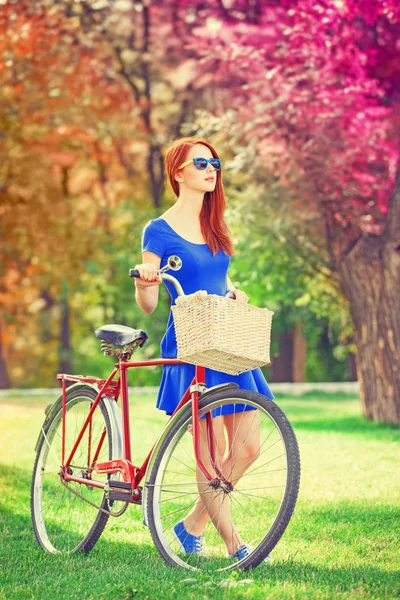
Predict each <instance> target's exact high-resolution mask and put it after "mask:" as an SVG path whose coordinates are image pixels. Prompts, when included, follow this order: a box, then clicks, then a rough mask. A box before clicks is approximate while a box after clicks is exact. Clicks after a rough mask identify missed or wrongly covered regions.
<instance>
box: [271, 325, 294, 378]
mask: <svg viewBox="0 0 400 600" xmlns="http://www.w3.org/2000/svg"><path fill="white" fill-rule="evenodd" d="M271 381H273V382H274V383H277V382H283V383H287V382H291V381H293V331H285V332H284V333H281V335H280V336H279V351H278V356H275V357H274V359H273V361H272V365H271Z"/></svg>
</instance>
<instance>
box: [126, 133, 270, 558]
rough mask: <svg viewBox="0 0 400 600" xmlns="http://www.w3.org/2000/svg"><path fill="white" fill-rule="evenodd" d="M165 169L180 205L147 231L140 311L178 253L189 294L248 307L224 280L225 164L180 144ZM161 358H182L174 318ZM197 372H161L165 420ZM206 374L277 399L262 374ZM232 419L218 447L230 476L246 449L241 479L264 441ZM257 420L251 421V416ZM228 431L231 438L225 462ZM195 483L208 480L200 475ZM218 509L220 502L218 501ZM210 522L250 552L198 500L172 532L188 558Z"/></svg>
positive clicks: (198, 144)
mask: <svg viewBox="0 0 400 600" xmlns="http://www.w3.org/2000/svg"><path fill="white" fill-rule="evenodd" d="M165 167H166V172H167V176H168V180H169V182H170V184H171V186H172V189H173V191H174V193H175V195H176V197H177V201H176V202H175V204H174V206H172V207H171V208H169V209H168V210H167V211H166V212H165V213H163V214H162V215H161V216H160V217H159V218H157V219H152V220H151V221H150V222H149V223H148V224H147V225H146V227H145V229H144V231H143V238H142V260H143V263H142V264H139V265H136V266H135V268H136V269H138V271H139V273H140V278H137V279H135V284H136V301H137V303H138V305H139V306H140V307H141V308H142V310H143V311H144V312H146V313H147V314H151V313H152V312H153V311H154V310H155V308H156V306H157V303H158V293H159V284H160V283H161V281H162V280H161V277H159V276H158V275H157V269H160V268H162V267H163V266H164V265H165V264H166V263H167V261H168V257H169V256H171V255H174V254H176V255H178V256H179V257H180V258H181V259H182V268H181V269H180V270H179V271H176V272H174V276H175V277H176V278H177V279H178V280H179V282H180V283H181V285H182V287H183V290H184V292H185V294H191V293H194V292H196V291H197V290H199V289H202V290H206V291H207V292H208V293H209V294H218V295H222V296H224V295H225V294H226V293H227V292H228V291H230V292H233V294H234V296H235V300H236V301H238V302H248V296H247V295H246V294H245V293H244V292H243V291H241V290H239V289H237V288H235V287H234V286H233V284H232V282H231V280H230V279H229V277H228V275H227V272H228V268H229V265H230V260H231V255H232V254H234V250H233V245H232V241H231V238H230V234H229V230H228V227H227V225H226V223H225V221H224V210H225V206H226V201H225V196H224V189H223V184H222V176H221V170H220V167H221V161H220V160H219V157H218V154H217V152H216V150H215V149H214V148H213V146H212V145H211V144H210V143H209V142H208V141H206V140H204V139H197V138H194V137H187V138H180V139H177V140H175V142H174V143H173V144H172V145H171V146H170V148H168V150H167V153H166V157H165ZM165 283H166V286H167V289H168V292H169V294H170V296H171V300H172V304H174V303H175V300H176V297H177V293H176V290H175V288H174V286H173V285H172V284H171V283H170V282H168V281H166V282H165ZM161 356H162V357H163V358H176V356H177V346H176V338H175V331H174V324H173V317H172V311H170V314H169V318H168V323H167V330H166V332H165V335H164V337H163V339H162V341H161ZM194 373H195V367H194V365H190V364H185V365H165V366H163V374H162V378H161V384H160V389H159V393H158V398H157V408H159V409H161V410H165V412H166V413H167V414H168V415H170V414H172V413H173V411H174V409H175V407H176V406H177V404H178V402H179V400H180V399H181V397H182V396H183V394H184V392H185V391H186V389H187V388H188V386H189V385H190V383H191V381H192V379H193V377H194ZM205 373H206V385H207V387H211V386H213V385H217V384H221V383H226V382H230V381H233V382H236V383H238V384H239V386H240V387H241V388H242V389H248V390H253V391H256V392H260V393H261V394H264V395H265V396H267V397H268V398H271V399H274V396H273V394H272V392H271V390H270V389H269V386H268V384H267V382H266V380H265V378H264V376H263V374H262V372H261V370H260V369H254V370H252V371H247V372H245V373H241V374H240V375H237V376H232V375H229V374H227V373H221V372H220V371H214V370H212V369H208V368H207V369H206V370H205ZM246 410H247V409H246ZM230 413H231V411H230V407H229V406H225V407H224V408H223V410H222V412H221V415H220V416H219V417H217V418H216V419H215V421H216V422H218V425H217V426H216V429H217V438H218V439H217V447H218V450H219V454H220V457H219V459H220V464H221V466H222V469H223V467H224V464H229V465H230V469H231V470H232V459H233V457H234V456H236V451H235V448H236V449H237V448H241V451H240V455H241V456H242V459H241V460H242V462H240V460H239V459H237V462H235V471H234V472H235V473H236V476H237V478H239V477H240V475H241V474H243V473H244V471H245V470H247V469H248V467H249V466H250V464H251V463H252V462H253V461H254V460H255V459H256V458H257V456H258V450H259V447H258V444H259V441H258V439H257V435H254V436H253V438H252V439H251V440H246V439H245V438H243V437H242V438H241V431H240V430H239V429H240V427H243V431H245V430H246V429H245V425H246V416H247V417H250V416H251V413H250V412H247V413H245V415H243V417H245V418H244V419H241V420H240V427H238V426H237V420H236V427H235V420H234V418H233V416H234V415H232V414H230ZM252 418H253V419H254V415H253V416H252ZM201 427H202V428H204V427H205V423H204V419H202V420H201ZM224 428H225V430H226V433H227V437H228V454H227V456H226V457H224V453H225V441H224V440H225V438H224V431H223V430H224ZM218 431H219V433H218ZM203 452H204V454H203ZM201 454H202V459H203V462H205V463H207V461H208V464H209V460H208V457H207V455H206V449H205V448H201ZM235 460H236V459H235ZM197 476H198V478H200V479H201V480H202V481H203V480H204V481H205V478H204V475H203V474H202V473H201V471H200V470H199V469H198V473H197ZM215 503H218V500H217V499H215V502H214V504H215ZM210 517H211V519H212V521H213V523H214V525H215V526H216V527H217V530H218V532H219V533H220V535H221V536H222V538H223V540H224V542H225V545H226V548H227V552H228V554H229V555H230V556H234V557H235V558H237V559H239V560H241V559H242V558H244V557H245V556H247V555H248V553H249V548H248V547H247V546H246V544H245V543H244V541H243V540H242V539H241V538H240V536H239V534H238V533H237V531H236V529H235V527H234V525H233V524H232V519H231V517H230V514H229V509H227V508H226V507H225V508H224V510H221V508H220V507H219V508H218V506H217V505H216V504H215V506H213V502H211V504H210V502H208V505H207V509H206V508H205V505H204V503H203V501H202V498H201V497H199V498H198V500H197V503H196V504H195V506H194V508H193V509H192V510H191V512H190V513H189V514H188V515H187V516H186V517H185V519H184V520H183V521H181V522H179V523H177V524H176V525H175V527H174V532H175V535H176V536H177V538H178V539H179V541H180V544H181V546H182V549H183V550H184V551H185V552H186V553H193V554H197V553H201V552H202V534H203V532H204V529H205V527H206V524H207V521H208V519H209V518H210Z"/></svg>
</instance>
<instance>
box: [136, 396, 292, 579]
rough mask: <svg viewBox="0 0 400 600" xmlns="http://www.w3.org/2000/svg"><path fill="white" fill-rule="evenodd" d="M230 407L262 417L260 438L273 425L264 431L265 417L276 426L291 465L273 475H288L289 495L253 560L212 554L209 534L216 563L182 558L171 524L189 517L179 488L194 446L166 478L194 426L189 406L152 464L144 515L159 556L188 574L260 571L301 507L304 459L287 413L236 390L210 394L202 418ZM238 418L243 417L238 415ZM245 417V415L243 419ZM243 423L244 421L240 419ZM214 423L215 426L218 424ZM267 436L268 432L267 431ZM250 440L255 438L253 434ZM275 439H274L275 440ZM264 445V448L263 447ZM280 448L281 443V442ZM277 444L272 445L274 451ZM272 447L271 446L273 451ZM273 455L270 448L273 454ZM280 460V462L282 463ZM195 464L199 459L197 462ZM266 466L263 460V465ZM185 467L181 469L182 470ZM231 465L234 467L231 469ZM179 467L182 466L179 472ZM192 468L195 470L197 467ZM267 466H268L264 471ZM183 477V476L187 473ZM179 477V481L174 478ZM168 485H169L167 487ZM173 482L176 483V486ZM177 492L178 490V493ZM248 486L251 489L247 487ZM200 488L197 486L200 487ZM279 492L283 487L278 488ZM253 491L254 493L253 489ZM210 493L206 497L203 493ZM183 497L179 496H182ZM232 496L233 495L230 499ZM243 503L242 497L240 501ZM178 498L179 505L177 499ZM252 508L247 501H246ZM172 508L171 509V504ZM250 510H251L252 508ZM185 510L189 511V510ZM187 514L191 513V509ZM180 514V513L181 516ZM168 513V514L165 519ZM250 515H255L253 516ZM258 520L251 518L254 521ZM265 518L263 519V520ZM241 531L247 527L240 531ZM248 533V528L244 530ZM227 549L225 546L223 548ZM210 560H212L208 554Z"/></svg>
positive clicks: (256, 474) (257, 473)
mask: <svg viewBox="0 0 400 600" xmlns="http://www.w3.org/2000/svg"><path fill="white" fill-rule="evenodd" d="M227 404H232V405H234V406H235V407H236V406H239V405H241V406H242V407H243V404H245V405H248V407H247V408H256V409H257V410H258V411H261V412H259V414H260V428H259V431H260V435H261V433H262V432H263V429H266V427H267V426H268V423H267V424H266V426H265V427H264V421H263V422H262V423H263V424H262V426H261V414H263V415H264V416H265V415H266V417H265V418H268V419H269V420H270V422H271V423H273V424H275V427H276V430H277V431H278V432H279V434H280V439H281V441H282V446H283V447H284V450H285V459H284V460H285V463H286V467H285V468H282V469H278V468H277V469H273V470H271V471H270V473H272V471H280V470H286V475H285V489H284V493H283V494H282V498H281V499H280V501H279V499H278V501H276V502H275V503H276V504H279V508H278V509H277V513H276V515H275V517H274V518H273V520H272V523H271V524H270V526H269V527H268V530H267V531H265V532H263V534H262V535H261V536H260V539H258V540H257V544H256V545H255V546H254V547H253V548H252V549H251V551H250V553H249V554H248V556H246V557H245V558H243V559H242V560H240V561H234V562H233V560H230V559H228V558H227V555H226V554H225V555H222V554H221V552H220V550H218V552H219V555H218V553H217V552H216V551H215V548H214V546H213V547H212V548H210V547H209V543H208V539H206V532H205V533H204V538H205V539H206V542H207V546H208V547H209V550H210V556H211V558H212V560H210V559H208V560H204V556H198V555H188V554H183V553H182V552H181V551H180V550H179V549H177V547H176V546H175V545H174V544H175V543H176V540H175V538H174V533H173V531H172V521H173V522H175V520H176V518H177V514H180V517H182V516H185V512H184V509H183V510H181V509H180V508H179V506H180V505H181V504H182V502H181V500H182V498H181V497H180V496H183V494H184V493H183V492H181V491H176V490H179V489H182V488H178V486H179V485H181V486H183V485H186V484H184V483H182V484H180V483H179V481H181V480H182V478H180V476H181V475H183V477H184V478H187V477H188V470H187V469H186V468H185V467H182V466H181V465H182V464H183V463H184V462H185V460H187V459H185V460H183V461H182V456H186V454H188V453H190V450H187V449H188V448H190V443H192V442H190V440H189V443H187V442H185V443H186V447H184V446H183V444H182V448H183V449H184V450H185V453H186V454H185V453H184V452H183V451H180V454H179V456H180V458H179V456H177V457H176V460H175V462H173V463H172V464H173V468H172V469H170V476H169V477H168V479H167V478H166V477H165V473H166V471H167V469H168V465H169V464H170V463H171V461H172V458H171V457H173V453H174V452H175V449H178V450H179V448H178V447H179V446H180V445H181V443H182V442H181V440H183V438H184V436H185V434H186V433H187V430H188V427H189V425H191V422H192V414H191V406H190V405H188V407H187V409H186V410H184V411H183V412H182V415H181V416H180V418H179V420H177V421H176V422H171V429H170V431H169V432H168V433H166V435H165V438H164V441H163V442H162V443H161V445H160V448H159V451H158V453H157V455H156V457H155V459H154V462H153V463H152V465H153V466H152V468H151V472H150V473H149V477H148V478H146V479H147V480H146V486H147V487H148V496H147V506H146V507H145V510H146V511H147V522H148V525H149V528H150V532H151V536H152V539H153V542H154V544H155V546H156V548H157V550H158V552H159V553H160V555H161V556H162V558H163V559H164V560H165V561H166V562H167V563H168V564H169V565H171V566H174V567H176V566H181V567H184V568H187V569H194V570H206V571H225V570H234V569H238V568H241V569H249V568H254V567H256V566H257V565H259V564H260V563H261V562H262V561H263V560H264V559H265V558H266V557H267V556H268V555H269V553H270V552H271V551H272V550H273V548H274V547H275V546H276V544H277V543H278V541H279V540H280V539H281V537H282V535H283V534H284V532H285V530H286V528H287V526H288V523H289V521H290V519H291V516H292V514H293V510H294V507H295V504H296V500H297V496H298V490H299V484H300V456H299V449H298V444H297V440H296V436H295V434H294V431H293V429H292V427H291V425H290V423H289V421H288V419H287V417H286V416H285V414H284V413H283V411H282V410H281V409H280V408H279V406H278V405H277V404H276V403H275V402H273V401H272V400H270V399H269V398H267V397H266V396H263V395H262V394H259V393H258V392H253V391H249V390H241V389H237V390H234V391H232V390H220V391H217V390H216V391H215V392H213V393H211V394H209V395H208V396H207V397H206V398H204V400H200V402H199V414H200V415H204V414H206V413H207V412H209V411H212V410H220V409H221V407H223V406H226V405H227ZM238 414H239V413H238ZM242 414H244V412H243V413H242ZM238 418H239V417H238ZM245 418H246V417H242V419H245ZM250 418H251V417H248V418H247V419H248V420H250ZM254 419H255V417H253V421H254ZM213 423H214V422H213ZM266 431H267V430H266ZM249 435H250V432H249ZM270 435H271V434H270ZM260 443H261V441H260ZM264 443H265V442H264ZM276 443H279V440H278V441H277V442H276ZM273 445H274V444H272V446H273ZM272 446H270V447H271V448H272ZM268 449H269V448H268ZM260 452H261V448H260ZM262 454H263V453H261V454H259V456H258V458H257V459H256V462H254V463H253V464H252V465H251V467H252V468H253V467H254V465H257V464H259V463H258V462H257V461H259V459H261V456H262ZM279 458H281V457H279ZM193 460H194V458H193ZM261 460H264V459H261ZM273 460H276V459H271V463H272V462H273ZM179 463H181V464H179ZM228 464H229V463H228ZM176 465H178V466H176ZM261 465H262V463H261ZM192 466H193V465H192ZM262 466H263V465H262ZM258 469H260V466H258V467H255V468H254V470H253V475H252V474H251V472H249V473H246V471H244V473H243V474H242V475H241V477H240V479H239V480H238V483H237V484H235V485H237V487H236V488H234V490H233V491H232V492H231V493H230V496H232V494H234V493H236V492H238V493H242V494H243V492H240V490H239V487H240V483H241V482H242V481H243V478H244V477H245V476H246V475H248V476H249V477H250V476H251V477H252V479H254V478H255V479H257V480H258V478H259V476H260V475H261V474H262V471H259V470H258ZM183 471H184V473H183ZM174 473H175V475H174ZM212 475H213V476H216V474H215V472H214V473H212ZM269 477H270V478H271V481H272V480H273V477H275V481H276V480H277V479H276V477H277V476H276V475H269ZM246 481H251V480H249V479H247V480H246ZM164 482H165V483H164ZM171 482H172V483H171ZM171 485H172V486H175V490H174V488H173V487H172V488H171ZM187 485H188V486H191V487H190V488H189V489H190V490H192V491H190V492H188V493H189V494H191V495H194V494H195V492H193V489H194V483H193V482H190V483H188V484H187ZM245 485H248V484H247V483H246V484H245ZM196 487H197V484H196ZM268 487H270V488H272V487H274V486H266V487H265V489H267V488H268ZM275 487H279V486H275ZM168 488H171V489H168ZM163 489H164V491H165V492H166V494H165V495H164V496H162V491H163ZM251 489H252V488H251ZM257 489H262V488H257ZM172 491H173V493H174V494H178V496H175V498H174V496H173V495H172V498H171V496H169V497H168V494H171V493H172ZM197 493H198V496H199V495H200V494H199V492H198V490H197ZM204 493H205V492H204ZM273 493H274V492H271V494H273ZM179 495H180V496H179ZM225 495H228V494H225ZM246 495H247V496H250V495H249V494H244V496H246ZM240 497H241V496H240ZM177 498H178V499H177ZM204 498H205V497H204V496H203V502H205V500H204ZM172 500H174V502H172ZM266 501H267V502H266V505H268V506H269V505H270V504H271V502H270V499H269V498H267V497H266ZM222 502H224V500H222ZM246 502H247V500H246ZM168 503H169V504H168ZM247 504H249V503H248V502H247ZM164 506H166V507H167V506H170V507H171V508H172V509H173V510H172V512H171V511H170V512H168V511H169V509H168V508H164ZM176 506H178V508H176ZM230 506H231V509H230V510H231V513H232V515H233V512H232V506H233V507H234V509H235V508H236V504H234V503H233V501H232V499H231V505H230ZM184 508H185V507H184ZM186 508H187V507H186ZM180 510H181V512H179V511H180ZM263 511H264V505H263V508H262V510H261V511H260V512H261V516H262V513H263ZM163 513H164V514H163ZM249 514H251V512H250V513H249ZM172 515H174V517H172V521H171V516H172ZM243 516H244V517H246V516H247V513H246V511H243ZM253 516H254V515H252V517H253ZM167 517H169V519H168V520H169V521H170V522H169V523H167ZM260 518H261V517H260ZM240 526H241V527H242V523H241V525H240ZM244 529H245V528H244ZM254 529H255V524H254V523H252V525H251V527H249V528H248V529H247V531H250V530H251V531H254ZM212 532H213V530H212V529H211V534H207V535H209V536H211V535H212V536H213V540H215V539H216V529H215V528H214V532H213V533H212ZM220 542H222V539H221V538H220ZM216 543H217V542H215V541H214V542H213V544H214V545H215V544H216ZM221 546H222V544H221V543H220V546H219V547H221ZM206 556H207V554H206Z"/></svg>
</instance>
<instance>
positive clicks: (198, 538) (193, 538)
mask: <svg viewBox="0 0 400 600" xmlns="http://www.w3.org/2000/svg"><path fill="white" fill-rule="evenodd" d="M174 533H175V535H176V539H177V540H178V542H179V543H180V545H181V548H182V550H183V551H184V553H185V554H202V553H203V545H204V544H203V536H202V535H192V534H191V533H189V532H188V531H186V529H185V526H184V524H183V521H179V523H177V524H176V525H175V527H174Z"/></svg>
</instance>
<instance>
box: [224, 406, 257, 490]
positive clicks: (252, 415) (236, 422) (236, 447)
mask: <svg viewBox="0 0 400 600" xmlns="http://www.w3.org/2000/svg"><path fill="white" fill-rule="evenodd" d="M224 424H225V427H226V431H227V434H228V454H227V456H226V457H225V459H224V461H223V464H222V470H223V473H224V475H225V477H226V478H227V479H228V480H229V481H230V482H231V483H232V484H233V485H236V484H237V482H238V481H239V479H240V478H241V476H242V475H243V473H245V471H247V469H248V468H249V467H250V465H252V464H253V463H254V462H255V461H256V460H257V458H258V456H259V453H260V413H259V412H258V410H250V411H244V412H242V413H237V414H232V415H224Z"/></svg>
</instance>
